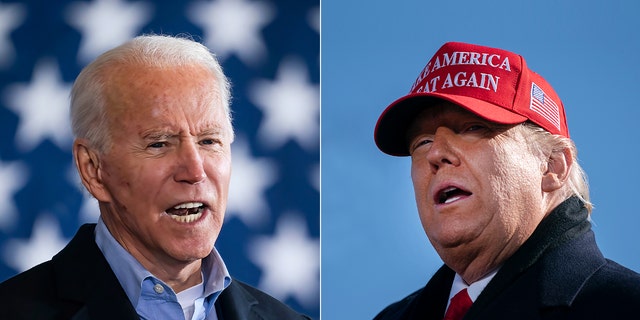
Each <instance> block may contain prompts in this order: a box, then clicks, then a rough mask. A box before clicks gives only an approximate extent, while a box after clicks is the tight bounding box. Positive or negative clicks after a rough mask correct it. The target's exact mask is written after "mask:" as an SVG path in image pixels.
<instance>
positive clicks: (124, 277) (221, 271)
mask: <svg viewBox="0 0 640 320" xmlns="http://www.w3.org/2000/svg"><path fill="white" fill-rule="evenodd" d="M95 232H96V244H97V245H98V248H100V251H102V254H103V255H104V257H105V259H106V260H107V262H108V263H109V266H111V270H113V273H115V275H116V277H117V278H118V281H119V282H120V285H121V286H122V288H123V289H124V292H125V293H126V294H127V297H129V301H131V304H132V305H133V306H136V305H137V304H138V300H139V298H140V293H141V291H142V282H143V281H144V279H146V278H148V277H154V276H153V275H152V274H151V272H149V271H148V270H146V269H145V268H144V267H143V266H142V264H140V262H138V260H136V259H135V258H134V257H133V256H132V255H131V254H130V253H129V252H128V251H127V250H125V249H124V248H123V247H122V246H121V245H120V243H118V241H116V239H115V238H114V237H113V236H112V235H111V233H110V232H109V230H108V229H107V226H106V225H105V224H104V221H102V218H100V219H98V224H97V226H96V231H95ZM201 269H202V274H203V276H204V279H203V280H204V296H205V297H209V296H210V295H212V294H215V295H214V297H213V298H214V300H215V298H217V296H218V295H219V294H220V293H221V292H222V290H224V289H225V288H226V287H228V286H229V284H230V283H231V276H230V275H229V271H228V270H227V266H226V265H225V263H224V261H223V260H222V257H221V256H220V253H218V250H216V248H215V247H214V248H213V250H212V251H211V253H210V254H209V255H208V256H207V257H205V258H204V259H203V260H202V268H201ZM154 278H155V277H154Z"/></svg>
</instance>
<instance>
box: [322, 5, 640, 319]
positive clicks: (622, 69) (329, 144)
mask: <svg viewBox="0 0 640 320" xmlns="http://www.w3.org/2000/svg"><path fill="white" fill-rule="evenodd" d="M639 14H640V2H637V1H631V0H629V1H598V2H596V1H531V0H528V1H517V2H516V1H403V0H398V1H382V0H373V1H355V0H340V1H338V0H325V1H322V33H321V37H322V46H321V47H322V69H321V71H322V76H321V77H322V78H321V83H322V85H321V90H322V160H321V161H322V195H321V197H322V229H321V231H322V269H321V271H322V318H323V319H332V320H335V319H370V318H372V317H373V316H374V315H375V314H376V313H377V312H379V311H380V310H381V309H382V308H384V307H385V306H386V305H388V304H389V303H391V302H394V301H396V300H398V299H401V298H403V297H404V296H406V295H407V294H409V293H411V292H413V291H414V290H416V289H418V288H420V287H422V286H423V285H424V284H425V283H426V282H427V281H428V279H429V278H430V277H431V275H432V274H433V273H434V272H435V270H436V269H437V268H438V267H439V266H440V265H441V263H442V262H441V260H440V258H439V257H438V256H437V255H436V254H435V251H434V250H433V249H432V248H431V246H430V245H429V243H428V241H427V238H426V235H425V234H424V231H423V230H422V227H421V225H420V222H419V219H418V214H417V211H416V207H415V202H414V199H413V189H412V186H411V180H410V176H409V166H410V160H409V159H408V158H397V157H391V156H387V155H385V154H383V153H381V152H380V151H379V150H378V149H377V148H376V146H375V144H374V142H373V129H374V126H375V123H376V120H377V118H378V116H379V114H380V112H381V111H382V110H383V109H384V108H385V107H386V106H387V105H388V104H389V103H391V102H392V101H393V100H395V99H396V98H398V97H400V96H402V95H404V94H405V93H406V92H407V91H408V90H409V87H410V85H411V84H412V83H413V81H414V80H415V78H416V76H417V75H418V73H419V72H420V70H422V68H423V67H424V65H425V64H426V62H427V61H428V60H429V58H430V57H431V56H432V55H433V54H434V53H435V51H436V50H437V49H438V48H439V47H440V46H441V45H442V44H443V43H445V42H447V41H463V42H470V43H476V44H482V45H486V46H492V47H499V48H503V49H506V50H510V51H513V52H516V53H519V54H521V55H523V56H524V57H525V59H526V60H527V63H528V65H529V67H530V68H531V69H533V70H535V71H536V72H538V73H540V74H541V75H542V76H543V77H545V78H546V79H547V81H548V82H550V83H551V84H552V86H553V87H554V88H555V89H556V91H557V92H558V94H559V95H560V98H561V99H562V100H563V102H564V105H565V107H566V109H567V111H566V113H567V118H568V123H569V130H570V133H571V136H572V138H573V140H574V141H575V142H576V144H577V147H578V157H579V159H580V162H581V164H582V166H583V167H584V169H585V170H586V172H587V174H588V175H589V180H590V185H591V197H592V201H593V202H594V204H595V210H594V212H593V216H592V217H593V220H594V221H595V225H594V227H593V229H594V230H595V233H596V239H597V242H598V244H599V245H600V248H601V249H602V251H603V252H604V254H605V256H607V257H608V258H611V259H613V260H615V261H617V262H619V263H622V264H623V265H625V266H627V267H629V268H632V269H634V270H636V271H640V249H639V248H638V244H640V231H639V230H638V226H639V225H640V210H639V209H638V207H637V204H636V202H635V201H636V199H638V192H639V191H640V187H638V181H640V169H638V167H639V164H638V162H639V161H638V156H639V152H638V139H639V138H640V132H639V130H640V126H638V121H639V118H640V103H639V102H638V93H639V92H640V89H639V88H640V59H639V58H638V56H639V52H640V35H638V31H640V19H638V15H639Z"/></svg>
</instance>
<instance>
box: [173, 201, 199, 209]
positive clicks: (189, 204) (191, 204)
mask: <svg viewBox="0 0 640 320" xmlns="http://www.w3.org/2000/svg"><path fill="white" fill-rule="evenodd" d="M202 206H203V204H202V202H185V203H181V204H179V205H177V206H175V207H173V208H174V209H191V208H197V207H202Z"/></svg>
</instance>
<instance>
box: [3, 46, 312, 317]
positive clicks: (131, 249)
mask: <svg viewBox="0 0 640 320" xmlns="http://www.w3.org/2000/svg"><path fill="white" fill-rule="evenodd" d="M229 91H230V90H229V82H228V80H227V78H226V77H225V75H224V73H223V72H222V69H221V67H220V65H219V64H218V62H217V61H216V59H215V57H214V56H213V55H212V54H211V53H210V52H209V50H208V49H207V48H206V47H204V46H203V45H201V44H199V43H197V42H194V41H191V40H188V39H184V38H174V37H169V36H140V37H137V38H134V39H133V40H131V41H129V42H127V43H125V44H123V45H121V46H119V47H117V48H114V49H112V50H110V51H108V52H106V53H104V54H102V55H101V56H100V57H98V58H97V59H96V60H95V61H94V62H92V63H91V64H89V65H88V66H87V67H85V68H84V69H83V70H82V72H81V73H80V75H79V76H78V78H77V79H76V81H75V83H74V86H73V89H72V93H71V123H72V127H73V132H74V135H75V141H74V144H73V155H74V159H75V163H76V166H77V169H78V172H79V174H80V178H81V180H82V183H83V184H84V186H85V188H86V189H87V190H88V191H89V192H90V193H91V194H92V195H93V196H94V197H95V198H96V199H97V200H98V203H99V207H100V219H99V221H98V223H97V225H96V224H87V225H84V226H82V227H81V228H80V230H79V231H78V233H77V234H76V236H75V237H74V238H73V239H72V240H71V242H70V243H69V244H68V245H67V246H66V247H65V248H64V249H63V250H62V251H61V252H60V253H58V254H57V255H56V256H54V257H53V258H52V260H50V261H48V262H45V263H43V264H41V265H39V266H36V267H34V268H32V269H30V270H28V271H25V272H23V273H22V274H19V275H17V276H16V277H14V278H11V279H9V280H7V281H5V282H4V283H2V284H0V298H1V300H2V301H3V307H2V308H0V318H2V319H224V320H230V319H305V318H306V317H304V316H302V315H300V314H298V313H296V312H295V311H293V310H292V309H290V308H289V307H287V306H285V305H284V304H282V303H281V302H279V301H277V300H276V299H274V298H272V297H271V296H269V295H267V294H266V293H264V292H261V291H259V290H258V289H256V288H253V287H251V286H249V285H246V284H244V283H242V282H240V281H239V280H237V279H232V277H231V276H230V274H229V272H228V271H227V268H226V266H225V263H224V261H223V260H222V257H221V256H220V254H218V251H217V250H216V249H215V247H214V244H215V241H216V239H217V237H218V234H219V232H220V229H221V227H222V223H223V221H224V214H225V210H226V204H227V196H228V190H229V179H230V176H231V148H230V145H231V143H232V142H233V138H234V132H233V127H232V125H231V112H230V109H229V99H230V93H229Z"/></svg>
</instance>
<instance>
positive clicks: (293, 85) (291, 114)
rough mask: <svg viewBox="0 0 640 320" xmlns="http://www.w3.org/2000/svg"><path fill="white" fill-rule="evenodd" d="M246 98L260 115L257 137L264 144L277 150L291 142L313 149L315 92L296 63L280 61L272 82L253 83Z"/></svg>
mask: <svg viewBox="0 0 640 320" xmlns="http://www.w3.org/2000/svg"><path fill="white" fill-rule="evenodd" d="M250 97H251V100H252V101H253V102H254V103H255V104H256V105H257V106H258V107H259V108H260V109H261V110H262V111H263V112H264V119H263V122H262V123H261V124H260V128H259V131H258V138H259V139H260V140H261V142H263V143H264V144H265V145H267V146H270V147H271V148H277V147H280V146H282V145H283V144H284V143H285V142H287V141H288V140H289V139H295V140H296V141H297V142H298V143H299V144H300V145H301V146H302V147H304V148H307V149H309V150H311V149H313V148H314V147H316V146H317V144H318V139H317V138H318V131H319V128H318V122H319V121H318V110H319V105H320V101H319V89H318V86H317V85H313V84H311V83H310V81H309V77H308V74H307V69H306V66H305V64H304V63H302V62H301V61H300V60H298V59H292V58H289V59H286V60H284V61H283V62H282V64H281V65H280V68H279V69H278V74H277V75H276V79H275V80H274V81H268V80H259V81H256V82H255V83H254V85H253V86H252V89H251V92H250Z"/></svg>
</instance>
